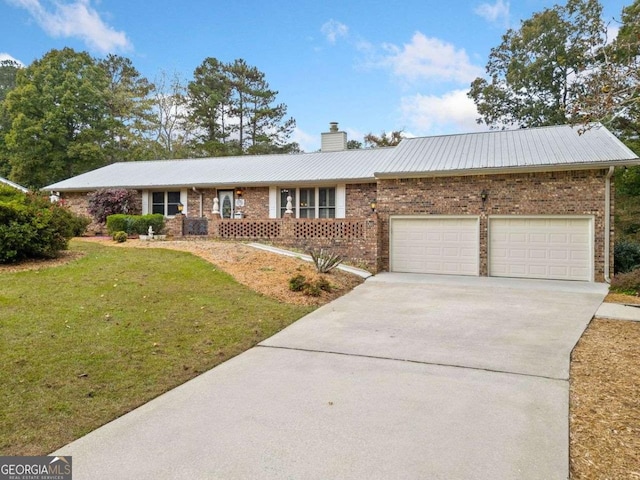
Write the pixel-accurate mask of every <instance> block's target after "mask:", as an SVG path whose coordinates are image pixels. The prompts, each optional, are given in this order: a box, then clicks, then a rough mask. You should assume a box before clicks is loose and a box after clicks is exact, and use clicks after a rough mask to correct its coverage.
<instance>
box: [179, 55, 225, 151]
mask: <svg viewBox="0 0 640 480" xmlns="http://www.w3.org/2000/svg"><path fill="white" fill-rule="evenodd" d="M231 89H232V86H231V82H230V79H229V76H228V73H227V67H226V66H225V65H224V64H223V63H222V62H220V61H219V60H217V59H215V58H207V59H205V60H204V61H203V62H202V64H200V65H199V66H198V67H197V68H196V69H195V71H194V72H193V80H192V81H191V82H189V86H188V90H189V100H190V107H191V116H192V120H193V121H194V123H195V124H196V125H198V127H199V128H200V131H201V134H200V135H199V142H200V144H201V146H202V148H203V149H204V150H205V151H206V152H207V153H208V154H211V155H229V154H231V152H230V148H229V145H227V141H228V139H229V137H230V135H231V131H230V128H231V127H230V118H229V117H230V115H231V114H230V109H231Z"/></svg>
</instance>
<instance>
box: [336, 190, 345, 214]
mask: <svg viewBox="0 0 640 480" xmlns="http://www.w3.org/2000/svg"><path fill="white" fill-rule="evenodd" d="M346 217H347V186H346V185H344V184H342V185H338V186H337V187H336V218H346Z"/></svg>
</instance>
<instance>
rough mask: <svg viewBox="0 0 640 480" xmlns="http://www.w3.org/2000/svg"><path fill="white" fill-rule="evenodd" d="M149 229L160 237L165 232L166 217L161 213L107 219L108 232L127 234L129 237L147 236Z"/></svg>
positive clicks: (114, 216)
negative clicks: (136, 235)
mask: <svg viewBox="0 0 640 480" xmlns="http://www.w3.org/2000/svg"><path fill="white" fill-rule="evenodd" d="M149 227H151V228H153V233H155V234H157V235H160V234H161V233H162V231H163V230H164V216H163V215H162V214H160V213H154V214H150V215H122V214H117V215H109V216H108V217H107V232H109V235H113V234H114V233H115V232H120V231H122V232H126V233H127V234H128V235H135V234H138V235H146V234H147V232H148V231H149Z"/></svg>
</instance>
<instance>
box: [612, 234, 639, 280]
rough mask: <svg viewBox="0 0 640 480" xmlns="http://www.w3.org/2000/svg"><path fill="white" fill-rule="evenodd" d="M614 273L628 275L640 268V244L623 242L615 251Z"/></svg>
mask: <svg viewBox="0 0 640 480" xmlns="http://www.w3.org/2000/svg"><path fill="white" fill-rule="evenodd" d="M613 258H614V261H613V271H614V272H615V273H627V272H630V271H631V270H633V269H635V268H636V267H638V266H640V243H636V242H630V241H627V240H622V241H619V242H616V246H615V248H614V250H613Z"/></svg>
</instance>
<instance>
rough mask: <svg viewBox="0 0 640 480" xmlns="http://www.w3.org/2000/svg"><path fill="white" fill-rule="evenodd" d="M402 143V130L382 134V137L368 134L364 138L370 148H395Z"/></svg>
mask: <svg viewBox="0 0 640 480" xmlns="http://www.w3.org/2000/svg"><path fill="white" fill-rule="evenodd" d="M401 141H402V130H394V131H392V132H391V133H387V132H382V133H381V134H380V136H378V135H374V134H373V133H368V134H366V135H365V136H364V144H365V145H366V146H367V147H370V148H380V147H395V146H396V145H398V144H399V143H400V142H401Z"/></svg>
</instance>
